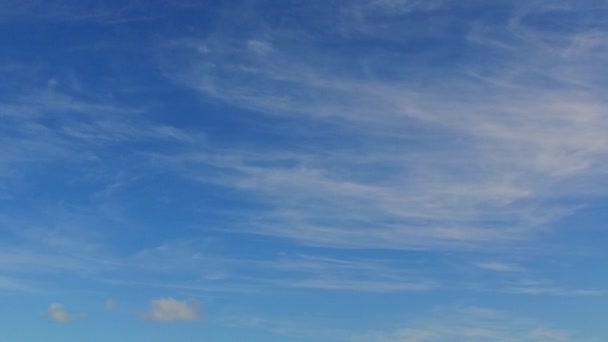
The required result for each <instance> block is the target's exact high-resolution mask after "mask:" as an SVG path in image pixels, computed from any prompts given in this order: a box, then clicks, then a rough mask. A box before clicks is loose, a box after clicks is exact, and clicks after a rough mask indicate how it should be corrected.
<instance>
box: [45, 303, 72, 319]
mask: <svg viewBox="0 0 608 342" xmlns="http://www.w3.org/2000/svg"><path fill="white" fill-rule="evenodd" d="M47 317H48V318H49V319H50V320H51V321H53V322H57V323H65V322H68V321H70V320H72V316H71V315H70V314H69V313H68V312H67V311H66V310H65V308H64V307H63V305H62V304H59V303H52V304H51V305H49V308H48V310H47Z"/></svg>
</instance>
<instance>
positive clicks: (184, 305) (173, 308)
mask: <svg viewBox="0 0 608 342" xmlns="http://www.w3.org/2000/svg"><path fill="white" fill-rule="evenodd" d="M147 318H148V319H150V320H153V321H162V322H175V321H193V320H197V319H198V318H199V308H198V306H197V305H195V304H193V303H189V302H187V301H178V300H175V299H173V298H170V297H169V298H161V299H156V300H153V301H152V302H151V303H150V310H149V312H148V314H147Z"/></svg>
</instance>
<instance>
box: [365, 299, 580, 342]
mask: <svg viewBox="0 0 608 342" xmlns="http://www.w3.org/2000/svg"><path fill="white" fill-rule="evenodd" d="M355 340H356V341H373V342H384V341H386V342H389V341H390V342H443V341H476V342H481V341H484V342H485V341H492V342H511V341H521V342H571V341H587V340H584V339H580V338H575V337H574V336H572V334H569V333H568V332H566V331H563V330H560V329H555V328H552V327H548V326H546V325H544V324H542V323H539V322H536V321H534V320H531V319H526V318H521V317H513V316H511V315H507V314H505V313H503V312H499V311H495V310H489V309H485V308H476V307H471V308H463V309H457V310H441V311H440V312H438V313H435V314H432V315H431V316H430V317H426V318H422V319H418V320H417V321H416V322H412V323H411V324H409V325H408V326H407V327H404V328H401V329H397V330H396V331H394V332H392V333H371V334H368V335H366V336H358V337H357V338H356V339H355Z"/></svg>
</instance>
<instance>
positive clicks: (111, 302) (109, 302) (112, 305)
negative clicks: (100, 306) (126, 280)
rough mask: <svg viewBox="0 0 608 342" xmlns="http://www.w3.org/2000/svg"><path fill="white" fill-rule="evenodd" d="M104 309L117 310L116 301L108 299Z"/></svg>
mask: <svg viewBox="0 0 608 342" xmlns="http://www.w3.org/2000/svg"><path fill="white" fill-rule="evenodd" d="M104 307H105V308H106V310H108V311H112V310H114V309H115V308H116V301H114V300H113V299H108V300H107V301H106V302H105V304H104Z"/></svg>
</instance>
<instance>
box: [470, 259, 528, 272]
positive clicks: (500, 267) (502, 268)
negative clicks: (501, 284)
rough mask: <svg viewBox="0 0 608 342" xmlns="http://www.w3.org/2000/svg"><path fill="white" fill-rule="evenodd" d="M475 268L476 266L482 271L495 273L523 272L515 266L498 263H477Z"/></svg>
mask: <svg viewBox="0 0 608 342" xmlns="http://www.w3.org/2000/svg"><path fill="white" fill-rule="evenodd" d="M475 266H477V267H479V268H481V269H484V270H488V271H495V272H522V271H523V269H522V268H521V267H519V266H517V265H513V264H508V263H504V262H498V261H491V262H482V263H477V264H475Z"/></svg>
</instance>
